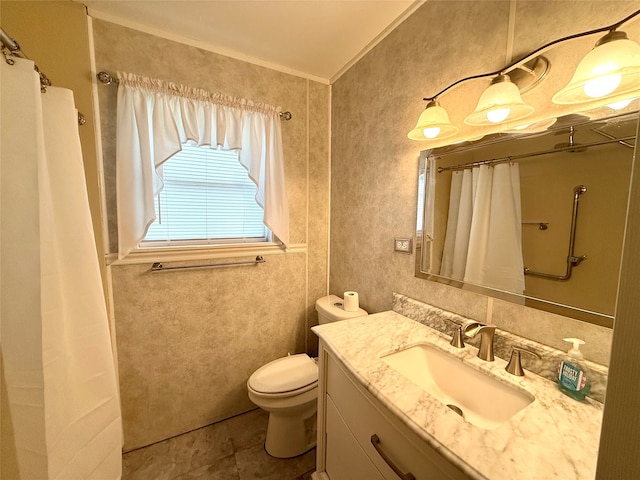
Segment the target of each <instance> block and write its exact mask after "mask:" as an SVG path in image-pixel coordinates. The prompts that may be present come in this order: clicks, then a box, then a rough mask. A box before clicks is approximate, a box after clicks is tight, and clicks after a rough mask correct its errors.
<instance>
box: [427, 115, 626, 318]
mask: <svg viewBox="0 0 640 480" xmlns="http://www.w3.org/2000/svg"><path fill="white" fill-rule="evenodd" d="M637 130H638V112H635V111H634V112H632V113H626V114H619V115H615V116H611V117H608V118H599V119H597V120H590V119H589V117H586V116H583V115H568V116H566V117H561V118H559V119H558V121H556V122H555V124H554V125H553V126H551V127H549V128H548V129H547V130H545V131H543V132H541V133H531V134H520V135H514V134H498V135H493V136H491V137H489V138H487V137H485V138H483V139H482V140H479V141H475V142H464V143H462V144H458V145H452V146H448V147H442V148H438V149H434V150H425V151H423V152H421V155H420V162H419V175H418V178H419V182H418V183H419V184H418V218H417V238H418V241H417V242H416V243H417V249H416V276H417V277H420V278H425V279H428V280H432V281H436V282H441V283H446V284H449V285H454V286H457V287H459V288H464V289H468V290H472V291H475V292H479V293H482V294H485V295H489V296H492V297H497V298H500V299H503V300H508V301H512V302H516V303H519V304H521V305H526V306H529V307H533V308H538V309H542V310H545V311H549V312H553V313H557V314H560V315H564V316H568V317H572V318H576V319H579V320H584V321H588V322H591V323H594V324H598V325H602V326H606V327H612V326H613V318H614V315H615V303H616V295H617V289H618V276H619V271H620V261H621V254H622V244H623V237H624V229H625V219H626V214H627V204H628V194H629V187H630V176H631V168H632V163H633V158H634V151H635V145H636V134H637ZM498 165H503V166H504V167H508V166H510V165H516V166H517V169H516V170H515V172H516V173H515V175H516V177H519V185H518V182H517V180H516V181H514V182H515V183H514V187H513V190H510V191H513V192H514V193H513V195H508V196H509V197H510V198H511V197H513V198H514V199H516V200H514V205H517V207H514V209H513V210H514V211H517V210H518V209H519V210H520V213H519V214H515V213H514V214H513V215H512V214H511V213H505V209H504V208H503V209H502V210H500V211H498V212H497V213H495V215H494V214H493V213H492V214H491V215H492V216H491V218H492V219H493V218H494V216H495V218H497V219H498V220H496V221H494V220H491V221H488V220H487V221H486V222H485V223H484V224H485V227H483V228H484V230H485V231H486V232H487V235H488V237H484V238H485V240H484V241H481V242H480V243H481V244H483V245H484V246H483V248H486V249H488V248H489V247H490V246H492V245H493V246H496V248H494V250H496V249H497V253H496V252H494V253H493V254H491V253H489V254H487V255H486V256H485V255H484V254H480V255H478V251H477V250H474V249H473V248H471V247H470V245H471V244H474V245H475V244H477V243H478V242H475V243H474V240H473V239H472V240H468V239H466V242H467V244H465V242H464V241H463V242H462V243H461V244H460V243H459V242H458V241H457V240H458V239H459V238H460V237H459V236H460V235H461V234H460V233H459V232H460V231H464V232H466V231H467V230H474V229H476V225H474V226H473V227H469V226H468V225H467V228H466V230H465V228H463V227H460V225H461V224H463V223H464V221H467V222H469V224H470V222H473V221H476V220H477V219H478V218H481V216H482V215H483V214H478V212H477V210H476V208H477V201H470V202H471V203H469V204H470V205H472V207H471V211H466V213H459V212H462V211H463V210H462V209H460V210H459V209H458V208H459V207H458V204H459V203H460V204H462V203H464V202H465V200H464V198H465V197H464V194H463V197H462V198H463V200H460V196H459V195H460V194H459V193H458V192H459V190H460V188H461V187H459V183H460V182H463V180H459V179H460V178H462V177H463V176H465V175H468V176H469V178H471V179H472V180H470V182H471V183H470V184H469V185H471V186H470V187H469V188H470V189H471V190H469V191H471V192H473V193H472V194H470V196H471V197H473V198H474V199H475V200H477V198H479V196H480V195H481V194H479V193H477V192H479V190H478V188H479V187H478V185H479V183H478V176H477V175H478V172H479V171H481V169H488V170H486V171H487V172H490V171H491V170H493V173H492V174H493V177H496V176H498V171H499V170H500V171H503V170H504V169H503V167H500V168H499V167H498ZM518 170H519V172H518ZM465 171H466V172H467V173H465ZM505 171H506V170H505ZM474 172H475V173H474ZM501 175H504V174H501ZM511 175H514V174H513V173H512V174H511ZM511 178H513V177H511ZM464 181H466V180H464ZM452 182H453V190H454V194H453V195H452ZM463 188H466V187H463ZM518 190H519V191H518ZM463 191H464V190H463ZM495 195H496V194H495V190H494V196H493V197H491V196H489V197H487V198H493V204H494V205H503V204H504V203H509V202H504V201H503V200H504V198H505V197H504V196H503V197H500V195H498V196H497V197H496V196H495ZM496 198H501V200H500V201H496ZM518 198H519V199H518ZM485 203H487V202H485ZM488 203H491V202H490V201H488ZM518 203H519V205H518ZM450 212H451V214H450ZM516 213H517V212H516ZM487 215H488V214H487ZM474 216H475V218H476V220H473V217H474ZM463 217H464V218H465V219H464V221H463V220H461V218H463ZM487 218H488V217H487ZM507 218H508V219H509V222H510V226H509V225H507V226H506V227H505V226H504V224H503V222H505V221H506V219H507ZM461 222H462V223H461ZM509 222H508V223H509ZM517 224H519V225H517ZM516 225H517V226H516ZM456 226H457V227H456ZM456 228H457V235H458V236H457V237H456V241H455V246H452V245H454V243H452V240H451V238H454V236H455V235H456ZM452 232H453V233H452ZM464 235H468V234H467V233H464ZM510 235H511V236H514V238H515V237H517V240H514V242H515V243H516V244H517V245H518V254H517V255H515V256H512V257H510V256H509V255H513V252H512V251H511V250H510V248H511V247H509V246H508V245H507V246H503V245H502V244H501V241H502V239H504V238H506V237H509V236H510ZM447 237H449V239H447ZM465 238H466V237H465ZM487 238H488V239H489V240H487ZM483 242H484V243H483ZM460 245H462V246H460ZM487 245H488V246H487ZM467 248H468V249H467ZM452 255H456V257H453V258H454V260H453V263H452V260H451V258H452V257H451V256H452ZM491 255H493V256H494V257H495V256H497V257H499V259H498V263H489V262H490V258H491ZM460 256H461V257H462V261H461V262H460V260H459V258H460ZM481 257H482V259H484V260H482V259H481ZM516 257H517V258H516ZM491 261H495V259H494V260H491ZM456 262H457V263H458V266H460V265H462V266H461V267H460V268H458V269H457V270H456V268H453V267H452V264H453V265H455V264H456ZM477 262H481V263H482V264H481V265H474V263H477ZM500 262H503V263H506V264H508V266H509V268H510V270H511V271H510V272H507V273H503V270H502V267H504V265H500ZM519 262H520V263H519ZM494 265H495V266H494ZM465 268H466V269H465ZM474 268H475V269H476V270H478V271H483V272H484V273H485V274H484V275H472V274H471V273H470V271H473V269H474ZM514 271H515V273H513V272H514ZM496 272H497V273H496ZM505 272H506V270H505ZM492 275H493V277H496V275H497V276H498V277H500V278H498V279H496V278H492ZM510 275H513V276H515V277H517V278H516V279H515V280H514V281H509V282H501V280H502V277H503V276H505V277H508V276H510Z"/></svg>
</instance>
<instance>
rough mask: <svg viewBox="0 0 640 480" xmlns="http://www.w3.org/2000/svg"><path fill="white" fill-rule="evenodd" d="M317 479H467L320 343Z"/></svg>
mask: <svg viewBox="0 0 640 480" xmlns="http://www.w3.org/2000/svg"><path fill="white" fill-rule="evenodd" d="M318 393H319V397H318V420H319V422H318V461H317V472H316V477H315V478H318V479H327V478H328V479H330V480H360V479H362V480H365V479H366V480H398V479H403V480H410V479H412V478H415V479H416V480H468V479H469V477H467V476H466V475H465V474H464V473H463V472H461V471H460V470H458V469H457V468H456V467H455V466H453V465H452V464H451V463H450V462H449V461H447V460H446V459H445V458H444V457H442V456H441V455H440V454H439V453H438V452H436V451H435V450H434V449H433V448H431V447H430V446H429V445H427V444H426V443H425V441H424V440H422V439H421V438H419V437H418V436H417V434H415V433H414V432H412V431H411V430H410V429H409V428H408V427H407V426H406V425H404V424H403V423H402V422H401V421H400V420H399V419H397V418H396V417H395V416H394V415H393V413H391V412H390V411H389V410H388V409H387V408H386V407H385V406H383V405H382V404H381V403H380V401H379V400H377V399H376V398H375V397H373V395H371V393H370V392H369V391H367V390H366V389H365V388H364V387H363V386H362V385H361V384H360V383H359V382H358V381H357V380H356V379H355V378H354V377H353V376H352V375H351V374H350V373H349V372H347V370H346V369H345V368H344V366H343V365H342V364H341V363H340V362H339V361H338V360H337V359H336V358H334V356H333V355H332V354H331V353H330V352H329V351H327V350H326V349H325V348H324V347H323V345H322V344H321V348H320V385H319V392H318Z"/></svg>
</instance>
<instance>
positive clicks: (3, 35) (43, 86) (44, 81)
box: [0, 26, 87, 125]
mask: <svg viewBox="0 0 640 480" xmlns="http://www.w3.org/2000/svg"><path fill="white" fill-rule="evenodd" d="M0 42H1V43H2V53H3V54H4V58H5V61H6V62H7V63H8V64H9V65H13V64H14V61H13V59H11V58H8V57H7V55H10V56H13V57H18V58H23V59H25V60H30V58H29V57H27V56H26V55H25V54H24V52H23V51H22V50H21V49H20V44H19V43H18V42H17V41H16V40H15V39H13V38H11V37H10V36H9V34H8V33H7V32H6V31H5V30H4V28H2V27H1V26H0ZM33 67H34V69H35V71H36V72H37V73H38V76H39V77H40V91H41V92H42V93H46V92H47V87H50V86H51V80H49V77H47V76H46V75H45V74H44V73H42V72H41V71H40V69H39V68H38V65H36V64H35V63H34V65H33ZM85 123H87V119H86V118H85V116H84V115H83V114H82V113H80V112H78V125H84V124H85Z"/></svg>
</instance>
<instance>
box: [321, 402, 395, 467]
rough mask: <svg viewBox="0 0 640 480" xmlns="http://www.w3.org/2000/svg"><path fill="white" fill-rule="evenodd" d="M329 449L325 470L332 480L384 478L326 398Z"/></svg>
mask: <svg viewBox="0 0 640 480" xmlns="http://www.w3.org/2000/svg"><path fill="white" fill-rule="evenodd" d="M326 412H327V418H326V428H327V433H326V435H327V451H326V467H325V471H326V473H327V475H329V478H330V479H331V480H384V478H383V477H382V475H381V474H380V472H379V471H378V470H377V469H376V467H374V466H373V464H372V463H371V460H369V458H368V457H367V455H366V454H365V453H364V452H363V451H362V448H360V445H358V442H356V439H355V438H353V435H351V432H350V431H349V429H348V428H347V426H346V425H345V423H344V420H343V419H342V417H341V416H340V414H339V413H338V411H337V410H336V407H335V405H334V404H333V401H331V398H329V397H327V399H326Z"/></svg>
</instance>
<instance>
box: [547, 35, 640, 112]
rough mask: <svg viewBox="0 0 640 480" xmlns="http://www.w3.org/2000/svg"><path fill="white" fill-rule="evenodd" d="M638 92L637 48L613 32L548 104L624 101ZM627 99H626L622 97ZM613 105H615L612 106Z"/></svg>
mask: <svg viewBox="0 0 640 480" xmlns="http://www.w3.org/2000/svg"><path fill="white" fill-rule="evenodd" d="M638 89H640V45H638V44H637V43H635V42H634V41H632V40H629V38H628V37H627V34H626V33H624V32H618V31H617V30H615V29H613V30H611V31H609V33H607V34H606V35H605V36H604V37H602V38H601V39H600V40H598V41H597V42H596V45H595V47H594V48H593V50H591V51H590V52H589V53H587V54H586V55H585V57H584V58H583V59H582V60H581V61H580V63H579V64H578V67H577V68H576V71H575V73H574V74H573V77H572V78H571V80H570V81H569V83H568V84H567V86H566V87H564V88H563V89H562V90H560V91H559V92H558V93H556V94H555V95H554V96H553V98H552V99H551V101H552V102H553V103H556V104H561V105H566V104H580V103H586V102H590V101H593V100H594V99H598V98H609V97H610V98H612V99H613V98H614V97H615V98H618V99H625V100H626V99H627V98H628V95H629V94H633V93H634V92H636V95H637V92H638ZM625 96H626V97H625ZM612 103H613V104H615V103H616V102H612Z"/></svg>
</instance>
